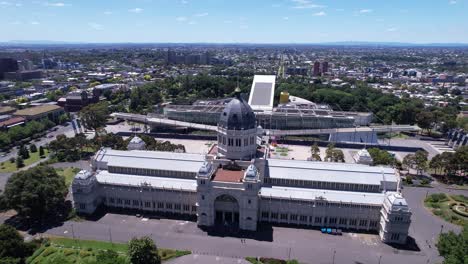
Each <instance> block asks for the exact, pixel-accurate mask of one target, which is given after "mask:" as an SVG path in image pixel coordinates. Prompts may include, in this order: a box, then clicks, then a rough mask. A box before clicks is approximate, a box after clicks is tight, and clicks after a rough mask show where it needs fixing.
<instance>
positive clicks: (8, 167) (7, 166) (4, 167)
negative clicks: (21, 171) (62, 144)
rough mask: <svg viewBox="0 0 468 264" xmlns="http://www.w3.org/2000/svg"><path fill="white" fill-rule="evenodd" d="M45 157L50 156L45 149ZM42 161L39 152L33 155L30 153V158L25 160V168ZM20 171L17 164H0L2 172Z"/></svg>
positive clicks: (7, 162)
mask: <svg viewBox="0 0 468 264" xmlns="http://www.w3.org/2000/svg"><path fill="white" fill-rule="evenodd" d="M44 153H45V155H44V156H45V157H47V155H49V151H48V150H47V149H44ZM39 160H41V158H40V157H39V150H38V151H37V152H34V153H31V152H29V158H28V159H25V160H24V166H28V165H31V164H33V163H34V162H38V161H39ZM16 171H18V169H17V168H16V162H13V163H12V162H10V161H9V160H7V161H4V162H2V163H0V172H16Z"/></svg>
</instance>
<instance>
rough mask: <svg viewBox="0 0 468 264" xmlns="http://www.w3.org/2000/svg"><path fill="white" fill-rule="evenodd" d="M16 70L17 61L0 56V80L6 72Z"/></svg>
mask: <svg viewBox="0 0 468 264" xmlns="http://www.w3.org/2000/svg"><path fill="white" fill-rule="evenodd" d="M17 70H18V62H17V61H16V60H15V59H11V58H0V80H3V78H4V74H5V73H6V72H15V71H17Z"/></svg>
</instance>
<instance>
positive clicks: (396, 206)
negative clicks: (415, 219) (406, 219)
mask: <svg viewBox="0 0 468 264" xmlns="http://www.w3.org/2000/svg"><path fill="white" fill-rule="evenodd" d="M387 199H388V201H389V203H390V205H391V206H392V211H406V212H407V211H409V207H408V203H407V202H406V200H405V198H403V196H402V195H401V194H399V193H390V194H389V195H388V196H387Z"/></svg>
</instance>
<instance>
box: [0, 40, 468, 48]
mask: <svg viewBox="0 0 468 264" xmlns="http://www.w3.org/2000/svg"><path fill="white" fill-rule="evenodd" d="M69 45H70V46H76V45H80V46H87V45H89V46H148V45H154V46H163V45H165V46H167V45H170V46H172V45H204V46H207V45H208V46H209V45H217V46H219V45H225V46H230V45H236V46H242V45H245V46H261V45H268V46H276V45H277V46H286V45H287V46H309V45H310V46H363V47H366V46H368V47H468V43H409V42H408V43H406V42H371V41H338V42H317V43H206V42H199V43H156V42H154V43H138V42H135V43H132V42H120V43H95V42H69V41H55V40H10V41H7V42H0V46H22V47H27V46H69Z"/></svg>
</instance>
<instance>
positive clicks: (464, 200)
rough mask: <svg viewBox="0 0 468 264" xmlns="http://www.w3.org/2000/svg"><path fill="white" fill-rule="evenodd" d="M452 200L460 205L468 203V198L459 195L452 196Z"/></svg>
mask: <svg viewBox="0 0 468 264" xmlns="http://www.w3.org/2000/svg"><path fill="white" fill-rule="evenodd" d="M452 198H453V199H454V200H455V201H457V202H460V203H468V197H466V196H464V195H461V194H458V195H452Z"/></svg>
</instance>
